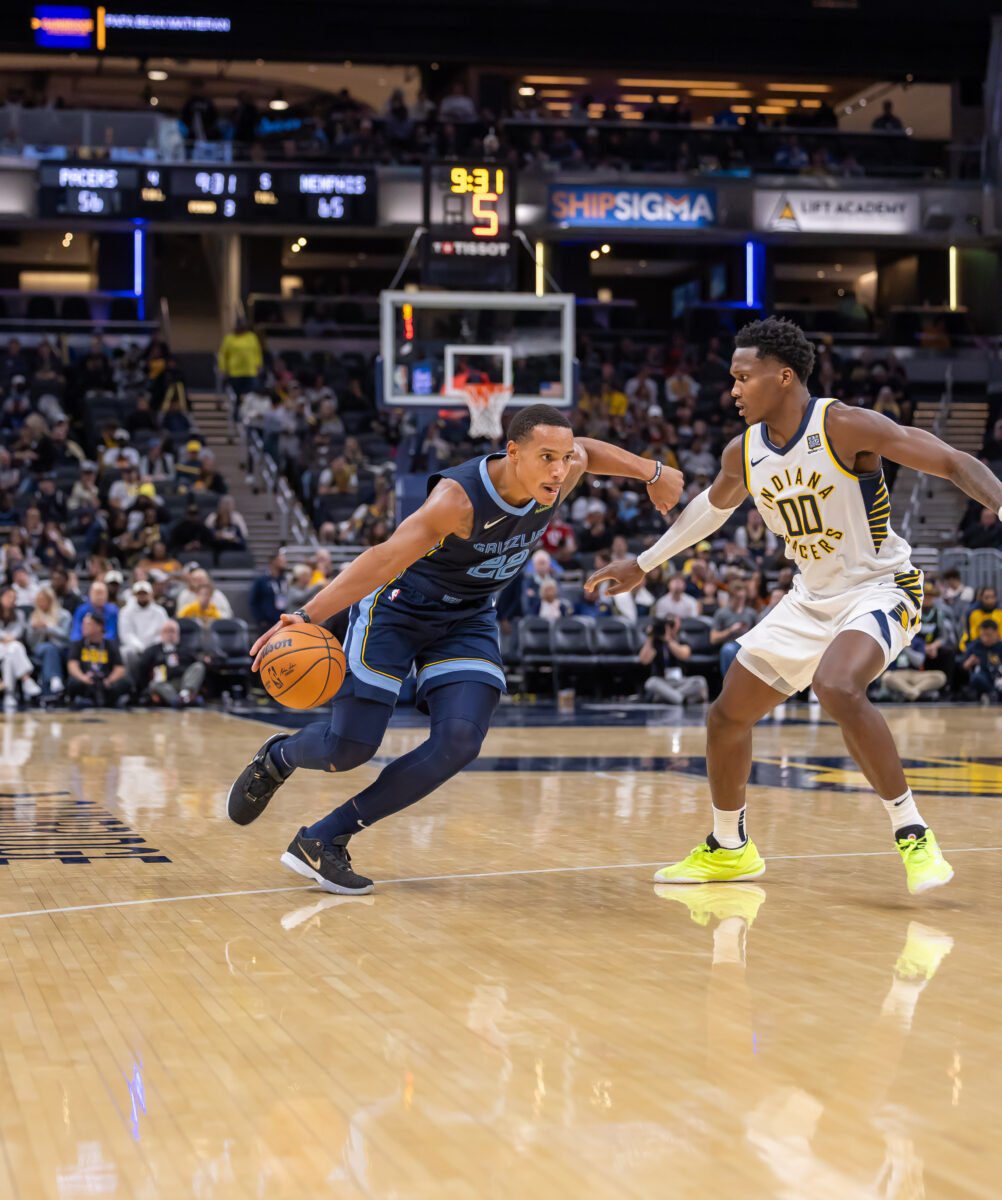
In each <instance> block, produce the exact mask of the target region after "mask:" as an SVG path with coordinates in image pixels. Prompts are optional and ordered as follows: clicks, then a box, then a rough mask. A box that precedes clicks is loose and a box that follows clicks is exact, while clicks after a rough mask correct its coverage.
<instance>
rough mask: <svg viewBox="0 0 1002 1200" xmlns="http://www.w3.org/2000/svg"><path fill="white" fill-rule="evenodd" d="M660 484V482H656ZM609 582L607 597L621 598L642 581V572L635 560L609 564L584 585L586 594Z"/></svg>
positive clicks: (629, 559)
mask: <svg viewBox="0 0 1002 1200" xmlns="http://www.w3.org/2000/svg"><path fill="white" fill-rule="evenodd" d="M658 482H659V483H660V480H659V481H658ZM605 580H608V581H609V584H610V586H609V588H608V590H607V592H606V594H607V595H609V596H621V595H622V594H623V593H624V592H632V591H633V589H634V588H635V587H639V586H640V585H641V584H642V583H643V581H644V572H643V571H642V570H641V569H640V567H639V566H638V565H637V560H636V559H635V558H627V559H624V560H623V561H621V562H614V563H609V565H608V566H607V567H603V568H602V569H601V570H600V571H596V572H595V574H594V575H592V576H591V577H590V578H589V580H588V582H587V583H586V584H585V591H586V592H593V591H594V590H595V588H597V587H598V585H599V584H600V583H603V582H604V581H605Z"/></svg>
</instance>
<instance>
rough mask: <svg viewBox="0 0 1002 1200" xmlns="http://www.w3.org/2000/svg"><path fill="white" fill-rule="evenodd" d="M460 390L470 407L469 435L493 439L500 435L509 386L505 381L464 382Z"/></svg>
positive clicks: (508, 398)
mask: <svg viewBox="0 0 1002 1200" xmlns="http://www.w3.org/2000/svg"><path fill="white" fill-rule="evenodd" d="M462 391H463V396H464V397H465V399H466V403H467V404H468V405H469V409H470V437H473V438H482V437H483V438H490V439H491V441H495V440H496V439H497V438H499V437H500V436H501V414H502V413H503V412H504V410H505V405H506V404H507V403H508V401H509V400H510V399H511V391H512V390H511V388H510V387H509V386H508V384H506V383H466V384H464V385H463V388H462Z"/></svg>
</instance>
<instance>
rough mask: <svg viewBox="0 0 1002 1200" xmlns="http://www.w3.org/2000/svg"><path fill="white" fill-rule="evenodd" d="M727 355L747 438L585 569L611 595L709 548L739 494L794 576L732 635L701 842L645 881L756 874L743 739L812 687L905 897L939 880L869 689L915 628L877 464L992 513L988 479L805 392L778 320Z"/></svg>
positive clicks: (906, 570)
mask: <svg viewBox="0 0 1002 1200" xmlns="http://www.w3.org/2000/svg"><path fill="white" fill-rule="evenodd" d="M735 345H736V349H735V351H734V356H733V358H732V360H731V374H732V375H733V377H734V386H733V388H732V391H731V394H732V395H733V397H734V399H735V402H736V404H737V408H738V412H739V413H740V414H741V416H742V417H743V418H744V420H745V423H746V424H747V426H748V428H747V429H746V431H745V432H744V433H743V434H742V435H741V436H740V437H736V438H735V439H734V440H733V441H732V442H730V443H729V444H728V445H727V446H726V447H725V449H724V453H723V455H722V457H721V466H720V473H719V474H718V475H717V478H716V479H715V480H714V481H713V484H712V485H711V486H710V487H709V488H708V489H707V490H706V491H705V492H702V493H700V495H698V496H696V497H695V498H694V499H693V500H692V501H690V503H689V504H688V505H687V506H686V508H685V509H683V511H682V513H681V515H680V516H679V518H678V520H677V521H676V522H675V524H674V525H673V526H672V527H671V529H669V531H668V532H667V533H666V534H665V535H664V536H663V537H662V538H661V539H660V541H658V542H657V544H656V545H654V546H652V547H651V548H650V549H649V550H645V551H644V552H643V554H641V555H639V556H638V557H637V558H636V559H629V560H626V561H623V562H618V563H612V564H611V565H610V566H608V567H604V568H603V569H602V570H600V571H597V572H596V573H595V574H594V575H593V576H592V577H591V579H589V580H588V583H587V585H586V586H587V587H588V588H593V587H597V586H598V584H599V583H601V582H603V581H608V582H609V583H610V584H611V586H610V587H609V592H610V594H612V595H616V594H618V593H620V592H627V591H630V590H631V589H632V588H635V587H637V586H638V584H639V583H640V582H641V581H642V580H643V578H644V574H645V572H647V571H650V570H653V568H654V567H656V566H659V565H660V564H661V563H664V562H666V561H667V560H668V559H670V558H672V557H674V556H675V555H677V554H680V553H681V552H682V551H683V550H685V549H686V547H688V546H691V545H693V544H695V543H696V542H699V541H701V540H702V539H703V538H708V537H710V536H711V534H713V533H714V532H715V531H716V530H717V529H719V528H720V527H721V526H722V525H723V524H724V522H725V521H726V520H727V519H728V518H729V517H730V516H731V514H732V513H734V512H736V511H737V509H738V507H739V506H740V505H741V503H742V502H743V501H745V500H747V499H748V497H749V496H750V497H751V498H752V500H753V501H754V503H755V507H756V508H757V509H758V511H759V512H760V513H761V515H762V519H763V520H764V521H765V523H766V525H767V526H768V527H769V529H771V530H772V531H773V533H775V534H776V535H777V537H779V538H781V539H782V540H783V541H784V542H785V545H786V556H787V558H789V559H791V560H792V561H793V562H795V563H796V564H797V565H798V567H799V571H798V573H797V575H796V577H795V579H794V585H793V590H792V591H791V592H789V593H788V594H787V595H786V596H784V597H783V599H782V600H781V601H780V603H779V604H777V605H776V607H775V608H774V609H773V610H772V612H770V613H769V615H768V616H767V617H766V618H765V619H764V620H763V621H761V622H760V623H759V624H758V625H756V626H755V628H754V629H752V630H750V631H749V632H748V633H746V634H743V635H742V636H741V637H740V638H738V642H739V643H740V649H739V651H738V654H737V658H736V659H735V660H734V662H733V663H732V664H731V666H730V668H729V669H728V671H727V674H726V675H725V676H724V687H723V690H722V692H721V694H720V696H719V697H718V698H717V700H716V701H715V702H714V704H713V705H712V707H711V708H710V713H709V718H708V720H707V743H706V764H707V773H708V775H709V778H710V798H711V801H712V805H713V832H712V833H711V834H710V835H709V836H708V837H707V839H706V841H705V842H703V843H702V844H701V845H699V846H697V847H696V848H695V849H694V850H693V851H692V852H691V853H690V854H689V855H688V856H687V857H686V858H684V859H682V860H681V861H680V862H677V863H672V864H670V865H669V866H667V867H662V868H661V870H660V871H658V872H657V873H656V874H655V876H654V878H655V880H656V881H657V882H658V883H666V884H691V883H709V882H721V883H723V882H734V881H739V880H746V879H755V878H757V877H758V876H759V875H762V874H763V873H764V872H765V863H764V861H763V860H762V858H761V856H760V855H759V852H758V850H757V849H756V847H755V844H754V842H752V841H751V840H750V839H749V838H748V835H747V832H746V828H745V785H746V784H747V782H748V776H749V773H750V771H751V764H752V728H753V726H754V725H755V724H756V723H757V722H758V721H760V720H761V719H762V717H764V716H765V715H766V714H767V713H769V712H771V711H772V709H774V708H775V707H776V705H777V704H780V703H782V701H784V700H787V699H789V697H790V696H792V695H794V694H796V693H797V692H799V691H800V690H801V689H803V688H805V687H807V686H809V685H810V684H812V683H813V686H814V691H815V694H816V695H817V697H818V699H819V700H820V701H821V705H822V707H823V708H824V709H825V711H826V712H828V714H829V715H830V716H831V717H833V718H834V719H835V721H837V722H838V724H839V726H840V727H841V729H842V736H843V737H844V739H845V744H846V747H847V749H848V750H849V753H850V754H851V755H852V757H853V759H854V760H855V761H856V762H857V763H858V764H859V768H860V770H861V771H862V772H863V774H864V775H865V776H866V778H867V780H868V781H869V783H870V786H871V787H872V788H873V790H874V791H875V792H876V793H877V795H878V796H879V797H880V799H881V800H882V801H883V805H884V808H885V809H886V811H887V814H888V816H889V817H890V820H891V829H892V830H893V832H894V839H895V843H896V845H897V848H898V851H899V853H900V854H901V858H902V860H903V861H904V865H905V875H906V878H907V882H908V890H909V891H910V892H911V893H913V894H916V893H919V892H924V891H927V890H929V889H930V888H934V887H940V886H942V885H943V884H945V883H949V881H950V880H951V879H952V878H953V869H952V867H951V866H950V864H949V863H948V862H947V861H946V859H945V858H944V857H943V853H942V851H941V850H940V848H939V844H938V843H937V841H936V836H935V834H934V833H933V831H932V830H931V829H930V828H929V827H928V826H927V825H926V823H925V821H924V820H923V818H922V814H921V813H920V812H919V810H918V807H917V805H916V803H915V799H914V797H913V795H912V792H911V789H910V788H909V787H908V783H907V781H906V780H905V775H904V770H903V768H902V765H901V759H900V758H899V756H898V752H897V748H896V747H895V745H894V739H893V738H892V737H891V731H890V730H889V729H888V727H887V722H886V721H885V720H884V718H883V717H882V716H881V715H880V713H879V712H878V711H877V709H876V708H874V706H873V705H872V704H871V703H870V701H869V700H868V699H867V696H866V689H867V687H868V686H869V684H870V683H871V682H872V681H873V680H874V679H876V678H877V676H878V675H881V674H882V673H883V672H884V671H885V670H886V669H887V667H888V666H889V664H890V663H892V662H894V660H895V659H896V658H897V657H898V655H899V654H901V652H902V650H903V649H904V648H905V647H906V646H907V645H909V644H910V643H911V640H912V638H913V637H914V636H915V632H916V630H917V628H918V625H919V622H920V620H921V610H922V572H921V571H918V570H916V569H915V567H914V566H912V563H911V548H910V547H909V545H908V543H907V542H906V541H905V540H904V539H903V538H901V537H899V536H898V535H897V534H896V533H895V532H894V530H893V529H892V528H891V525H890V513H891V502H890V498H889V496H888V492H887V486H886V484H885V482H884V474H883V468H882V465H881V459H882V458H887V459H889V460H890V461H891V462H896V463H900V464H901V465H902V466H905V467H911V468H913V469H914V470H916V471H924V472H925V473H926V474H928V475H936V476H938V477H939V478H941V479H949V480H950V481H951V482H952V483H954V484H956V486H957V487H958V488H960V489H961V491H963V492H965V493H966V494H967V495H968V496H971V497H972V498H973V499H975V500H977V501H978V503H979V504H984V505H986V506H987V507H988V508H990V509H991V510H992V511H993V512H997V513H998V514H999V516H1000V517H1002V482H1000V481H999V480H998V479H996V478H995V476H994V475H993V474H992V472H991V471H990V470H989V468H988V467H987V466H985V464H984V463H982V462H979V461H978V460H977V459H976V458H973V457H972V456H971V455H970V454H965V453H964V452H963V451H962V450H955V449H954V448H953V447H952V446H949V445H947V444H946V443H945V442H942V441H940V439H939V438H937V437H934V436H933V435H932V434H931V433H927V432H926V431H925V430H923V429H916V428H907V427H905V426H901V425H896V424H895V423H894V422H893V421H891V420H889V419H888V418H887V417H885V416H883V415H881V414H880V413H875V412H872V411H869V410H867V409H861V408H850V407H848V406H847V405H845V404H840V403H839V402H838V401H837V400H835V399H832V398H819V397H816V396H812V395H811V394H810V392H809V391H808V389H807V380H808V379H809V377H810V374H811V370H812V368H813V365H814V347H813V346H812V345H811V343H810V342H809V341H808V340H807V338H806V337H805V336H804V334H803V332H802V331H801V330H800V329H799V328H798V327H797V326H796V325H794V324H793V322H792V321H786V320H782V319H779V318H776V317H770V318H769V319H768V320H765V321H754V322H752V324H750V325H746V326H745V327H744V329H742V330H741V331H740V332H739V333H738V336H737V338H736V341H735Z"/></svg>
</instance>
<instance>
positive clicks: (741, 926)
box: [713, 917, 748, 967]
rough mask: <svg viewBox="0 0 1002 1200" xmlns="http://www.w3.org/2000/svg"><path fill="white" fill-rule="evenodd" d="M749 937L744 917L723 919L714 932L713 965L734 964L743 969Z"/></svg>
mask: <svg viewBox="0 0 1002 1200" xmlns="http://www.w3.org/2000/svg"><path fill="white" fill-rule="evenodd" d="M747 937H748V922H747V921H746V920H745V919H744V917H723V918H722V919H721V921H720V923H719V925H717V928H716V929H714V931H713V965H714V966H715V967H719V966H722V965H723V964H724V963H734V964H736V965H737V966H739V967H743V966H744V965H745V941H746V939H747Z"/></svg>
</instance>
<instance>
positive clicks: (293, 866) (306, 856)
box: [282, 825, 375, 896]
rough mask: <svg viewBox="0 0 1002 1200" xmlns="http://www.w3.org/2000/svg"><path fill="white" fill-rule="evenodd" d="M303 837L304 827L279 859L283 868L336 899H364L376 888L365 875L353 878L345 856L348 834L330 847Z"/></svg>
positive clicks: (348, 857) (343, 835)
mask: <svg viewBox="0 0 1002 1200" xmlns="http://www.w3.org/2000/svg"><path fill="white" fill-rule="evenodd" d="M305 833H306V826H305V825H304V826H303V828H302V829H300V831H299V832H298V833H297V834H296V836H295V837H294V838H293V839H292V841H291V842H290V843H289V848H288V850H286V852H285V853H284V854H283V855H282V866H283V867H288V868H289V870H290V871H295V872H296V874H297V875H302V876H304V877H305V878H306V879H312V880H313V881H314V882H315V883H318V884H319V885H320V886H321V887H322V888H323V889H324V891H325V892H334V893H336V894H337V895H339V896H364V895H366V894H367V893H368V892H371V891H372V889H373V887H374V886H375V885H374V884H373V882H372V880H371V879H366V877H365V876H364V875H356V874H355V872H354V871H353V870H352V869H351V855H350V854H349V853H348V842H349V840H350V839H351V834H350V833H343V834H342V835H341V836H340V837H337V838H335V839H334V841H333V842H332V843H331V845H329V846H327V845H325V844H324V843H323V842H322V841H321V840H320V839H319V838H309V837H304V836H303V835H304V834H305Z"/></svg>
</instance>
